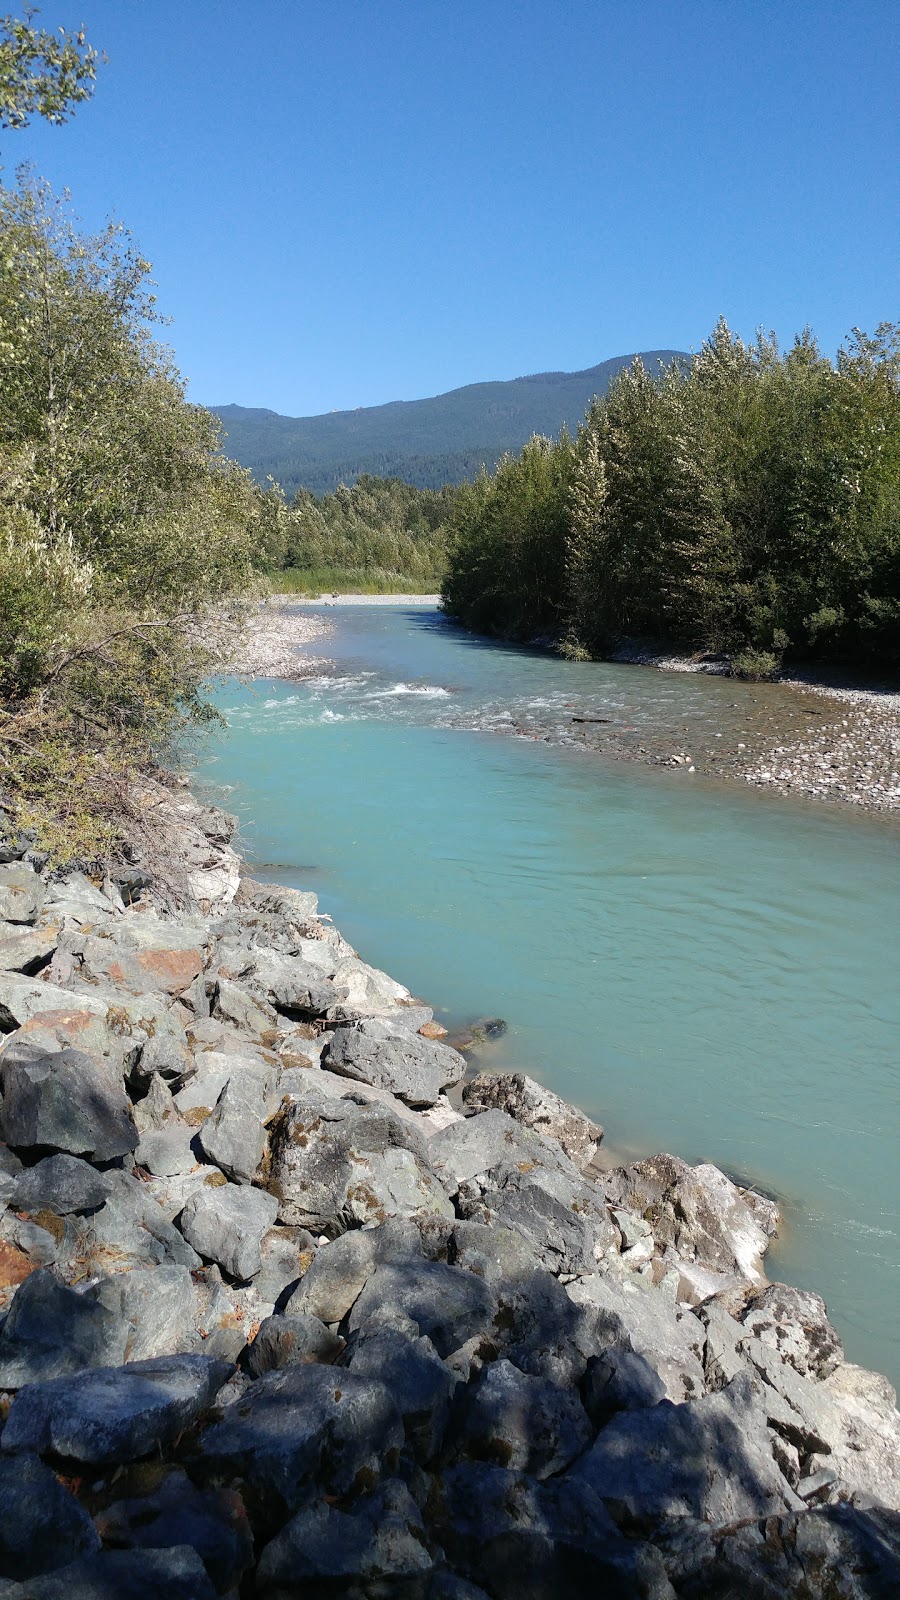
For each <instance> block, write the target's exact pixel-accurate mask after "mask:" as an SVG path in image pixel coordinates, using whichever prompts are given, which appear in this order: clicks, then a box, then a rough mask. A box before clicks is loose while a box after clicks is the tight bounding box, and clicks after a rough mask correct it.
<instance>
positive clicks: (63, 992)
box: [0, 972, 108, 1058]
mask: <svg viewBox="0 0 900 1600" xmlns="http://www.w3.org/2000/svg"><path fill="white" fill-rule="evenodd" d="M107 1009H108V1007H107V1003H106V1001H105V1000H101V999H100V997H99V996H98V995H92V994H81V993H77V994H76V993H74V992H73V991H72V990H71V989H60V988H58V987H57V986H56V984H53V983H43V982H42V981H41V979H40V978H28V977H25V976H24V975H23V974H21V973H18V972H0V1028H2V1029H3V1031H4V1032H5V1033H6V1032H9V1031H10V1030H11V1029H13V1028H23V1027H25V1026H26V1024H28V1023H29V1022H34V1021H35V1020H36V1019H37V1018H46V1017H49V1018H50V1019H52V1024H55V1023H56V1022H57V1021H58V1020H59V1019H65V1018H68V1017H75V1016H78V1017H81V1015H82V1014H83V1013H85V1012H88V1013H89V1014H90V1017H93V1018H95V1019H96V1022H95V1029H96V1030H97V1031H98V1032H99V1034H100V1035H101V1036H103V1037H105V1034H106V1027H105V1024H106V1013H107ZM52 1024H51V1025H52ZM84 1026H87V1027H90V1022H89V1021H88V1023H87V1024H82V1028H83V1027H84ZM9 1049H10V1047H9V1043H7V1044H6V1045H5V1046H4V1052H3V1054H4V1058H5V1057H6V1056H7V1055H8V1054H9Z"/></svg>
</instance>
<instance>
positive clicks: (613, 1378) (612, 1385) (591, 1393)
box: [582, 1349, 666, 1428]
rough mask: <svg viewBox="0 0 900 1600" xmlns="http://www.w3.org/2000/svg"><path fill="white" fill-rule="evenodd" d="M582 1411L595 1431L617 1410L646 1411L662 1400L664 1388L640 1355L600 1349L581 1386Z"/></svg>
mask: <svg viewBox="0 0 900 1600" xmlns="http://www.w3.org/2000/svg"><path fill="white" fill-rule="evenodd" d="M582 1398H583V1401H584V1409H585V1411H586V1412H587V1414H588V1416H589V1417H590V1419H591V1422H592V1423H593V1425H594V1427H595V1428H603V1427H605V1426H606V1424H607V1422H608V1421H609V1419H610V1417H614V1416H615V1414H616V1412H617V1411H646V1410H648V1409H649V1407H650V1406H658V1405H659V1403H660V1401H661V1400H665V1399H666V1386H665V1384H664V1383H663V1381H662V1378H660V1376H659V1374H658V1373H657V1372H655V1371H654V1369H653V1367H651V1365H650V1363H649V1361H647V1360H646V1359H645V1357H644V1356H640V1355H636V1354H635V1352H634V1351H633V1350H613V1349H611V1350H604V1351H603V1353H602V1354H601V1355H599V1356H592V1357H591V1359H590V1361H589V1362H588V1364H587V1371H586V1372H585V1375H584V1381H583V1384H582Z"/></svg>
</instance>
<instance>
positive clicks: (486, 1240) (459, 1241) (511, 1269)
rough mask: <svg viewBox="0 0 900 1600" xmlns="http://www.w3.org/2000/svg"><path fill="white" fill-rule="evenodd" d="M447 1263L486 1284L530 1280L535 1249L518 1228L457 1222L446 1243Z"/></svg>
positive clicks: (535, 1256)
mask: <svg viewBox="0 0 900 1600" xmlns="http://www.w3.org/2000/svg"><path fill="white" fill-rule="evenodd" d="M449 1251H450V1253H449V1258H448V1259H449V1261H450V1265H451V1266H454V1267H465V1269H466V1271H467V1272H474V1273H477V1275H478V1277H479V1278H484V1280H485V1282H486V1283H490V1284H492V1285H493V1286H494V1287H496V1285H497V1284H499V1283H503V1282H509V1281H510V1280H515V1279H516V1278H523V1277H524V1278H530V1277H531V1275H532V1273H533V1272H534V1271H535V1269H536V1268H537V1267H538V1266H539V1264H540V1263H539V1259H538V1254H537V1252H536V1250H535V1249H534V1248H533V1246H532V1245H531V1244H530V1243H529V1241H528V1240H527V1239H526V1238H525V1236H524V1234H522V1233H520V1232H519V1231H518V1229H517V1228H505V1227H503V1226H502V1225H500V1224H498V1223H492V1224H491V1225H490V1226H488V1225H487V1224H486V1223H483V1222H458V1223H457V1224H456V1227H455V1228H454V1229H453V1233H452V1236H451V1239H450V1241H449Z"/></svg>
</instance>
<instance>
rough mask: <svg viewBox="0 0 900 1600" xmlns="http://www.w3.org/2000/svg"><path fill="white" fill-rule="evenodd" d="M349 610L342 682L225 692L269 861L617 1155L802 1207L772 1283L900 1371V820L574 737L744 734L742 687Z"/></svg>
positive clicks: (395, 613) (746, 700) (224, 758)
mask: <svg viewBox="0 0 900 1600" xmlns="http://www.w3.org/2000/svg"><path fill="white" fill-rule="evenodd" d="M325 614H326V615H327V617H328V620H329V622H330V623H331V624H332V627H333V632H332V634H331V635H330V637H328V638H327V639H324V640H322V641H320V642H319V643H318V644H317V645H315V646H311V647H310V649H311V652H315V653H316V654H321V655H325V654H327V655H328V657H329V658H330V664H329V665H328V666H327V667H323V668H322V669H321V670H317V672H316V675H315V676H313V677H311V678H310V679H308V680H307V681H302V682H296V683H286V682H281V681H279V682H274V681H273V682H269V681H263V682H259V681H257V682H256V683H255V684H253V685H247V684H246V683H242V682H239V681H236V680H229V681H227V682H226V683H225V684H224V685H223V686H222V687H221V688H220V690H219V691H218V703H219V706H220V709H221V710H222V711H223V712H224V713H225V715H226V720H227V730H225V731H223V732H221V733H220V734H218V735H216V736H215V737H214V739H213V741H212V743H211V744H210V746H209V748H208V750H207V752H206V756H205V759H204V762H203V767H202V774H203V776H204V778H205V779H206V780H207V781H208V782H209V783H210V784H211V785H212V786H213V787H214V788H215V789H217V790H218V791H219V792H220V794H222V795H224V797H225V803H227V804H229V805H230V806H231V808H232V809H233V810H235V811H237V812H238V814H239V815H240V817H241V821H242V834H241V839H242V845H243V849H244V851H245V854H246V855H247V856H248V858H249V860H250V861H251V863H252V865H253V867H254V870H255V871H256V872H257V873H258V875H259V876H262V877H268V878H271V879H274V880H276V881H278V880H280V881H283V882H291V883H295V884H302V885H304V886H307V887H309V888H314V889H316V890H317V891H318V894H319V897H320V904H321V907H322V909H323V910H325V911H327V912H329V913H330V914H331V915H332V916H333V917H334V919H335V921H336V922H337V923H338V925H339V926H340V927H341V929H342V930H343V931H344V932H345V933H346V935H347V937H348V938H349V939H351V940H352V941H353V943H354V944H355V945H356V946H357V947H358V949H359V950H360V952H361V954H362V955H363V956H364V957H365V958H366V959H367V960H369V961H371V962H373V963H374V964H375V965H377V966H380V967H383V968H385V969H386V970H387V971H389V972H390V973H391V974H392V975H393V976H394V977H396V978H399V979H400V980H401V981H402V982H404V983H406V984H407V985H408V986H409V987H410V988H411V989H412V990H413V991H414V992H415V993H416V994H418V995H421V996H422V997H423V998H425V999H427V1000H428V1002H429V1003H430V1004H432V1005H433V1006H434V1008H435V1012H436V1015H437V1016H438V1018H439V1019H440V1020H442V1021H445V1022H447V1023H449V1024H451V1025H453V1024H459V1023H462V1022H465V1021H466V1020H471V1019H472V1018H474V1017H477V1016H482V1015H492V1016H502V1017H503V1018H504V1019H505V1020H506V1022H507V1023H508V1025H509V1030H508V1032H507V1034H506V1035H505V1037H503V1038H502V1039H501V1040H499V1041H497V1042H496V1043H495V1044H492V1045H490V1046H488V1047H487V1048H486V1050H485V1051H484V1052H483V1054H482V1057H481V1061H482V1064H483V1065H485V1066H488V1065H490V1066H497V1067H516V1068H521V1069H523V1070H525V1071H527V1072H529V1073H531V1074H532V1075H533V1076H535V1077H538V1078H540V1079H541V1080H542V1081H543V1082H544V1083H546V1084H548V1085H550V1086H551V1087H552V1088H554V1089H556V1090H557V1091H558V1092H559V1093H560V1094H562V1095H564V1096H565V1097H566V1098H568V1099H570V1100H573V1101H575V1102H577V1103H578V1104H579V1105H581V1106H583V1107H584V1108H585V1109H586V1110H587V1111H589V1112H590V1113H591V1114H592V1115H594V1116H596V1117H597V1118H598V1119H599V1120H600V1121H601V1122H602V1123H603V1124H604V1126H605V1128H606V1145H607V1146H608V1147H609V1149H610V1151H611V1152H612V1153H613V1154H615V1155H620V1156H622V1157H623V1158H630V1157H633V1156H634V1155H636V1154H647V1153H649V1152H651V1151H654V1150H659V1149H666V1150H671V1151H674V1152H675V1153H677V1154H679V1155H681V1156H684V1157H685V1158H687V1159H688V1160H699V1159H707V1160H711V1161H714V1162H717V1163H718V1164H719V1165H720V1166H722V1167H724V1168H725V1170H726V1171H728V1172H730V1173H732V1174H735V1175H740V1176H741V1177H742V1178H744V1179H749V1180H751V1181H753V1182H755V1183H757V1184H758V1185H760V1186H761V1187H762V1188H764V1189H765V1190H767V1191H769V1192H771V1193H773V1194H775V1195H776V1196H777V1197H778V1198H779V1200H780V1201H781V1204H782V1207H783V1211H784V1217H785V1226H784V1230H783V1234H782V1237H781V1239H780V1240H779V1242H778V1244H777V1246H776V1247H775V1249H774V1251H773V1252H772V1254H771V1255H770V1257H769V1262H770V1267H769V1270H770V1274H771V1275H774V1276H779V1277H782V1278H784V1279H786V1280H787V1281H789V1282H793V1283H798V1284H801V1285H804V1286H807V1287H810V1288H815V1289H817V1290H818V1291H819V1292H820V1293H822V1294H823V1295H824V1296H825V1298H826V1300H827V1302H828V1305H829V1310H830V1312H831V1315H832V1318H833V1320H834V1322H835V1323H836V1325H837V1327H838V1329H839V1331H840V1333H841V1335H842V1337H843V1339H844V1342H845V1347H846V1352H847V1356H848V1359H850V1360H855V1361H858V1362H860V1363H862V1364H864V1365H868V1366H873V1367H876V1368H877V1369H879V1370H881V1371H884V1372H887V1373H888V1374H889V1375H890V1376H891V1378H892V1381H894V1382H895V1383H896V1382H897V1381H898V1379H900V1319H898V1315H897V1312H898V1304H900V1295H898V1289H900V1270H898V1269H900V1233H898V1219H897V1211H898V1205H897V1202H898V1172H900V1163H898V1132H900V1109H898V1094H897V1088H898V1077H900V1072H898V1042H900V1027H898V1024H900V988H898V966H900V964H898V953H900V914H898V908H900V848H898V845H900V828H898V826H897V823H896V821H894V820H891V819H886V818H882V817H873V816H865V815H858V814H856V813H851V812H849V811H847V810H844V809H842V808H840V807H837V806H824V805H823V806H816V805H815V804H812V803H803V802H799V801H796V800H787V799H781V798H778V797H776V796H773V795H770V794H765V793H763V792H759V791H757V790H755V789H752V788H750V787H748V786H745V785H743V784H740V783H735V782H725V781H714V780H711V779H708V778H703V777H701V776H700V775H699V774H689V773H688V772H687V771H686V770H685V769H684V768H681V769H677V770H668V769H662V768H659V767H654V766H646V765H643V764H641V763H639V762H627V761H616V760H611V759H609V758H608V757H604V756H603V755H602V754H597V753H596V752H589V751H586V750H585V749H579V748H578V743H577V738H576V737H575V730H574V728H573V723H572V717H573V714H579V713H583V714H591V715H594V716H597V717H599V716H603V717H609V718H610V719H611V721H612V723H614V724H615V725H616V726H617V727H618V728H621V729H622V730H624V731H625V732H626V733H634V732H635V731H636V733H637V736H639V737H641V738H642V739H643V740H644V742H645V743H646V744H647V745H648V746H650V747H652V746H653V744H654V741H655V742H656V743H658V744H660V745H661V746H662V745H664V744H665V742H666V740H668V743H669V747H670V748H672V749H684V748H685V743H684V741H685V730H689V732H688V737H689V738H690V739H692V740H696V739H700V738H701V737H705V738H706V739H707V740H709V739H711V738H715V737H716V734H717V733H718V734H720V735H721V734H722V733H723V730H724V736H725V737H726V738H730V739H732V740H733V739H734V738H735V737H736V736H737V735H738V734H739V733H740V728H741V722H742V719H746V718H747V717H749V716H751V715H753V714H755V708H756V707H758V705H759V704H760V697H759V694H758V693H757V694H756V695H755V696H754V695H752V694H751V692H750V691H749V690H745V689H744V688H743V687H742V686H740V685H736V684H734V683H733V682H729V681H726V680H721V679H713V678H708V677H704V676H698V675H683V674H674V673H660V672H654V671H653V670H651V669H648V668H639V667H623V666H611V665H606V664H585V665H581V664H572V663H566V662H562V661H559V660H557V659H555V658H554V657H552V656H547V655H541V654H539V653H537V652H530V651H526V650H517V649H514V648H506V647H502V646H491V645H485V644H483V643H480V642H478V641H475V640H473V639H471V638H469V637H468V636H466V635H465V634H463V633H461V632H460V631H459V630H457V629H455V628H453V627H452V626H451V625H450V624H448V623H447V622H445V621H444V620H443V619H442V618H441V617H440V616H439V615H438V614H437V613H436V612H435V611H433V610H430V609H427V608H424V607H422V606H415V605H409V606H405V605H404V606H400V607H393V608H392V607H387V606H385V607H378V606H356V607H349V606H348V607H334V608H331V609H329V610H328V611H327V613H325ZM779 693H780V694H781V695H782V696H784V695H786V694H787V693H788V691H786V690H780V691H779ZM672 730H677V735H676V733H674V732H673V731H672ZM678 740H681V741H682V742H681V743H680V744H679V743H678Z"/></svg>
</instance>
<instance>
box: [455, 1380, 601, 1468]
mask: <svg viewBox="0 0 900 1600" xmlns="http://www.w3.org/2000/svg"><path fill="white" fill-rule="evenodd" d="M593 1436H594V1430H593V1428H592V1427H591V1424H590V1422H589V1420H588V1417H587V1415H586V1413H585V1410H584V1407H583V1406H582V1404H581V1401H580V1400H579V1398H578V1395H577V1393H573V1391H572V1390H571V1389H569V1388H566V1387H564V1386H563V1385H561V1384H558V1383H552V1382H550V1381H549V1380H548V1379H546V1378H538V1377H533V1376H531V1375H529V1374H527V1373H523V1372H520V1371H519V1370H518V1368H517V1367H514V1366H513V1365H512V1362H510V1361H505V1360H500V1361H495V1362H492V1363H491V1365H490V1366H488V1367H486V1368H485V1370H484V1372H483V1373H482V1376H481V1379H480V1381H479V1382H478V1383H477V1384H474V1385H470V1386H469V1388H468V1390H467V1392H466V1399H465V1404H464V1407H463V1410H462V1415H461V1417H460V1420H459V1423H458V1426H457V1427H456V1429H455V1430H454V1441H455V1445H456V1449H457V1450H458V1451H459V1452H460V1453H461V1454H462V1455H464V1456H468V1457H469V1458H470V1459H472V1460H476V1461H489V1462H493V1463H494V1465H496V1466H500V1467H508V1468H509V1469H510V1470H511V1471H513V1472H527V1473H530V1475H531V1476H532V1477H534V1478H549V1477H552V1476H553V1475H554V1474H555V1473H558V1472H563V1471H564V1470H565V1468H566V1467H568V1466H570V1465H571V1463H572V1462H573V1461H574V1460H575V1459H576V1458H577V1457H578V1456H580V1455H581V1453H582V1451H584V1450H586V1449H587V1446H588V1445H589V1444H590V1442H591V1440H592V1439H593Z"/></svg>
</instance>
